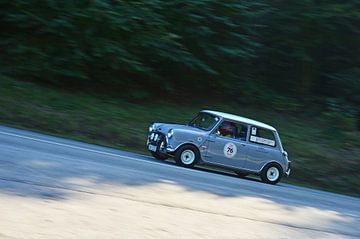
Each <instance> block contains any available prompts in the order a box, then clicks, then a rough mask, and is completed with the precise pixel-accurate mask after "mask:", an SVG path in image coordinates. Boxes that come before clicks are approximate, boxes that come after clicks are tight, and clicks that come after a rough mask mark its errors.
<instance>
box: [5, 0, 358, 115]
mask: <svg viewBox="0 0 360 239" xmlns="http://www.w3.org/2000/svg"><path fill="white" fill-rule="evenodd" d="M359 5H360V4H359V3H358V1H356V0H352V1H346V3H342V2H341V3H339V2H338V1H320V0H306V1H288V0H287V1H284V0H277V1H273V0H272V1H269V0H253V1H237V0H226V1H218V0H194V1H179V0H166V1H164V0H151V1H147V0H138V1H127V0H82V1H74V0H68V1H56V0H47V1H45V0H44V1H39V0H28V1H24V0H13V1H1V3H0V28H1V29H2V30H1V33H0V34H1V38H0V49H1V54H0V73H2V74H7V75H11V76H13V77H14V76H16V77H17V78H22V79H27V80H35V81H40V82H46V83H51V84H54V85H60V86H66V87H74V86H76V87H85V86H86V87H87V88H90V89H98V90H100V89H105V90H107V92H110V93H114V94H117V95H118V96H120V97H135V98H140V99H142V98H146V97H150V96H151V97H154V96H159V95H161V94H168V95H172V96H174V97H176V96H184V95H185V96H190V97H195V96H199V95H200V96H201V95H205V93H206V94H208V95H216V96H219V95H221V96H222V97H229V98H231V99H235V100H238V101H246V102H252V103H254V104H262V103H263V102H266V103H267V104H268V103H273V104H275V108H279V109H284V107H285V109H287V106H286V104H284V102H286V101H287V99H289V102H290V103H291V102H292V103H291V107H292V108H294V109H295V110H303V107H301V105H305V104H308V103H311V102H317V103H318V104H320V105H322V106H326V102H327V101H328V99H337V100H340V101H342V102H345V103H344V104H346V105H349V106H351V107H350V108H351V109H352V111H351V112H353V111H354V112H355V113H354V114H356V111H357V106H358V105H359V104H360V98H359V97H360V69H359V66H360V57H359V55H360V52H359V51H360V50H359V49H360V46H359V44H360V43H359V42H360V34H359V33H360V28H359V26H360V17H359V14H358V11H359V7H360V6H359Z"/></svg>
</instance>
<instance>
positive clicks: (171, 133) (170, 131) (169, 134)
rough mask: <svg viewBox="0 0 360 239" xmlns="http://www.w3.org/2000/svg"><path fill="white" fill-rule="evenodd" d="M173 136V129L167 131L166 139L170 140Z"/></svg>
mask: <svg viewBox="0 0 360 239" xmlns="http://www.w3.org/2000/svg"><path fill="white" fill-rule="evenodd" d="M173 135H174V130H173V129H171V130H169V132H168V133H167V137H168V138H169V139H170V138H171V137H172V136H173Z"/></svg>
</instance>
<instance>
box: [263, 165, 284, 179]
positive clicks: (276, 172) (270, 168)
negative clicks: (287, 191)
mask: <svg viewBox="0 0 360 239" xmlns="http://www.w3.org/2000/svg"><path fill="white" fill-rule="evenodd" d="M282 174H283V171H282V168H281V166H280V165H279V164H277V163H269V164H268V165H266V166H265V167H264V168H263V170H262V171H261V174H260V177H261V180H262V181H263V182H264V183H268V184H277V183H278V182H279V181H280V179H281V177H282Z"/></svg>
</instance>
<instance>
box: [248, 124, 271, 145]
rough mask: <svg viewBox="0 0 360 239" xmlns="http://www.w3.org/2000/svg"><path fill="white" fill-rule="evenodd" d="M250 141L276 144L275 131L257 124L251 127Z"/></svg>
mask: <svg viewBox="0 0 360 239" xmlns="http://www.w3.org/2000/svg"><path fill="white" fill-rule="evenodd" d="M249 141H250V142H253V143H257V144H263V145H268V146H271V147H275V146H276V141H275V135H274V132H273V131H271V130H268V129H263V128H258V127H255V126H252V127H251V134H250V140H249Z"/></svg>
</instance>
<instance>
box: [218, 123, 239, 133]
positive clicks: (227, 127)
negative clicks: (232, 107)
mask: <svg viewBox="0 0 360 239" xmlns="http://www.w3.org/2000/svg"><path fill="white" fill-rule="evenodd" d="M235 131H236V127H235V124H234V123H231V122H227V121H225V122H223V123H222V124H221V125H220V127H219V132H220V135H223V136H226V135H235V133H236V132H235Z"/></svg>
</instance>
